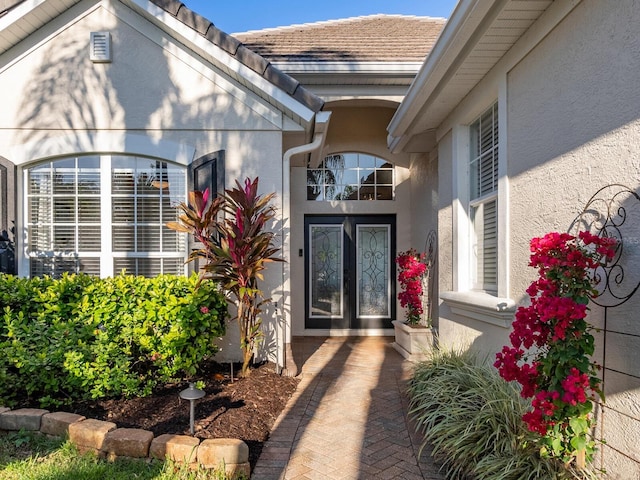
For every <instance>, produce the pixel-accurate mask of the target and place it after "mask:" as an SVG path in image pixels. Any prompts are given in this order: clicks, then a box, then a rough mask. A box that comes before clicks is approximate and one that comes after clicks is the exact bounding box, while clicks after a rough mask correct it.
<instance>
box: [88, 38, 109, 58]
mask: <svg viewBox="0 0 640 480" xmlns="http://www.w3.org/2000/svg"><path fill="white" fill-rule="evenodd" d="M89 58H90V59H91V61H92V62H94V63H109V62H111V34H110V33H109V32H91V44H90V46H89Z"/></svg>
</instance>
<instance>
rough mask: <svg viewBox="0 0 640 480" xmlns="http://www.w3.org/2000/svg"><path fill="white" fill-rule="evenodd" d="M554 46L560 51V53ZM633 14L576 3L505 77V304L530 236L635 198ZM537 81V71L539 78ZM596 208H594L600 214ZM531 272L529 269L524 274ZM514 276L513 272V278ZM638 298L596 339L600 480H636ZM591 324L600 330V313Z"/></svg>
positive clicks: (633, 252) (631, 8)
mask: <svg viewBox="0 0 640 480" xmlns="http://www.w3.org/2000/svg"><path fill="white" fill-rule="evenodd" d="M559 46H561V48H559ZM639 49H640V11H638V8H637V2H633V1H621V2H616V5H615V8H612V5H611V4H607V2H597V1H584V2H582V3H581V4H580V5H578V7H577V8H576V9H575V10H574V11H573V12H572V14H571V15H570V16H569V17H567V18H566V19H565V21H564V22H562V23H561V24H560V25H559V26H558V27H557V28H556V29H555V30H554V31H553V32H552V33H551V35H549V37H548V38H546V39H545V41H543V42H542V43H541V44H540V45H539V46H538V48H536V49H535V50H534V51H532V52H531V53H530V54H529V55H527V57H526V58H524V59H523V61H522V62H521V63H520V64H519V65H518V66H517V67H516V68H514V69H513V70H512V71H511V72H509V76H508V92H509V100H508V114H509V120H508V121H509V132H508V145H509V167H508V169H509V179H510V184H511V188H512V195H511V199H512V201H511V204H510V220H511V231H512V232H513V236H512V240H511V250H512V260H513V262H512V266H511V268H512V270H511V276H512V279H513V281H512V286H513V292H514V295H517V294H518V293H517V292H521V291H523V290H524V288H526V285H527V284H528V282H529V281H530V279H531V278H532V274H531V272H527V274H523V273H524V272H522V269H519V268H518V266H519V265H524V264H525V262H526V261H527V257H528V252H526V250H525V249H523V248H522V247H521V245H526V242H527V241H528V239H529V238H531V237H532V236H539V235H542V234H544V233H546V232H548V231H551V230H560V231H564V230H566V229H567V228H568V226H569V225H570V224H571V222H572V220H573V218H574V217H575V216H576V214H577V213H578V212H579V211H581V209H582V208H583V207H584V206H585V204H586V203H587V201H588V200H589V198H590V197H591V196H592V195H593V194H595V193H596V191H597V190H599V189H600V188H602V187H605V186H607V185H610V184H614V183H620V184H623V185H626V186H627V187H629V188H630V189H631V190H633V191H634V192H636V193H639V192H640V113H639V112H640V91H639V90H638V88H637V82H636V79H637V78H638V76H639V75H640V58H639V57H638V56H637V55H636V54H635V53H632V52H638V50H639ZM536 72H545V73H544V75H539V74H536ZM623 206H624V207H625V208H626V209H627V210H628V211H629V217H628V218H627V220H626V222H625V224H624V225H623V227H622V235H623V242H624V249H625V257H624V258H623V259H622V262H621V265H622V267H623V268H624V270H625V276H626V278H625V283H624V285H623V286H622V288H621V289H620V290H619V292H620V293H624V294H627V293H630V291H631V290H630V287H631V284H634V285H637V284H638V282H640V274H639V273H637V272H638V266H639V264H640V250H638V238H640V203H639V202H637V200H635V199H629V201H627V202H624V204H623ZM600 208H601V209H602V205H600ZM529 270H531V269H529ZM518 272H522V273H518ZM638 307H640V295H639V294H636V295H634V296H633V297H632V298H631V300H630V301H629V302H628V303H627V304H625V305H623V306H620V307H616V308H609V309H608V311H607V324H606V328H607V332H606V354H605V356H604V358H603V351H604V349H605V333H601V334H600V335H598V337H597V341H598V352H597V357H598V361H599V362H601V363H602V364H603V366H604V379H605V393H606V396H607V407H605V409H604V411H603V415H602V417H601V418H600V419H599V420H600V425H601V435H602V437H603V438H604V439H605V440H606V442H607V444H606V445H605V446H603V447H601V448H602V452H603V455H604V457H603V458H604V467H605V468H606V470H607V471H608V472H609V473H610V475H609V478H620V479H632V478H638V477H640V454H639V453H638V449H637V445H638V442H639V441H640V410H639V409H638V405H639V404H640V378H638V377H640V361H639V360H638V355H637V352H638V349H639V348H640V339H639V337H638V335H640V324H639V323H638V322H637V318H636V317H637V314H636V312H637V311H638ZM592 309H593V315H591V320H592V322H593V323H595V324H596V325H597V326H598V327H601V328H603V327H604V326H605V324H604V322H603V318H602V317H603V311H602V309H601V308H599V307H592Z"/></svg>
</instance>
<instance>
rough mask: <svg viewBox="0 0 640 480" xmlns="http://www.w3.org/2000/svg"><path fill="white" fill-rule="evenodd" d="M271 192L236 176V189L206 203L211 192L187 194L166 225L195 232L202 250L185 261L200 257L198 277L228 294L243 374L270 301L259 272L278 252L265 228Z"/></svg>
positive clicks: (272, 211)
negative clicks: (261, 192) (237, 331)
mask: <svg viewBox="0 0 640 480" xmlns="http://www.w3.org/2000/svg"><path fill="white" fill-rule="evenodd" d="M274 196H275V194H274V193H271V194H268V195H264V196H261V195H258V178H256V179H255V180H253V181H252V180H250V179H248V178H247V179H246V180H245V182H244V185H241V184H240V183H239V182H238V181H237V180H236V187H235V188H232V189H229V190H225V193H224V195H222V196H219V197H216V198H215V199H213V201H212V202H211V203H209V204H208V199H209V191H208V190H206V191H205V192H199V191H194V192H190V193H189V201H188V202H187V203H182V204H180V205H179V206H178V208H179V209H180V210H182V214H181V215H180V216H179V221H178V222H170V223H168V224H167V227H169V228H171V229H174V230H178V231H181V232H187V233H190V234H191V235H193V236H194V238H195V239H196V241H197V242H199V243H200V244H201V248H199V249H197V250H195V251H193V252H192V253H191V255H190V256H189V261H191V260H195V259H197V258H200V259H204V263H205V265H204V267H202V270H201V272H200V275H201V277H200V281H202V280H204V279H208V280H213V281H217V282H219V283H220V285H221V286H222V288H223V289H224V290H225V291H227V292H228V293H229V294H231V297H230V298H228V300H229V301H230V302H232V303H234V304H235V306H236V309H237V314H236V316H235V317H234V319H233V320H237V321H238V324H239V327H240V348H241V349H242V352H243V362H242V373H241V374H242V375H243V376H246V375H248V374H249V372H250V364H251V360H252V358H253V354H254V351H255V348H256V346H257V345H258V344H259V342H260V340H261V338H262V331H261V325H262V318H261V313H262V311H263V307H264V306H265V305H266V304H267V303H269V302H270V301H271V299H270V298H264V296H263V293H262V291H261V290H260V289H259V288H258V281H259V280H264V278H263V274H262V271H263V270H264V269H265V265H266V264H267V263H269V262H273V261H282V260H281V259H280V258H278V257H277V256H276V255H277V253H278V251H279V250H280V249H279V248H277V247H275V246H274V236H275V234H274V233H273V232H271V231H268V230H266V228H267V225H268V223H269V222H270V221H271V220H272V219H273V218H274V217H275V214H276V210H275V207H273V206H272V205H270V202H271V200H272V199H273V197H274Z"/></svg>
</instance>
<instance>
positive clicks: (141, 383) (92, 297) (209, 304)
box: [0, 275, 226, 406]
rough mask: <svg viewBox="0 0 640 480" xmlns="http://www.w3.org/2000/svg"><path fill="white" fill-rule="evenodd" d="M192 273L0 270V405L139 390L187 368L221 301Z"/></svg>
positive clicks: (202, 355) (219, 315) (219, 327)
mask: <svg viewBox="0 0 640 480" xmlns="http://www.w3.org/2000/svg"><path fill="white" fill-rule="evenodd" d="M196 283H197V276H195V275H194V276H192V277H191V278H186V277H177V276H172V275H160V276H158V277H155V278H144V277H134V276H127V275H121V276H117V277H114V278H107V279H97V278H93V277H89V276H86V275H65V276H63V277H62V278H60V279H57V280H54V279H51V278H48V277H44V278H33V279H23V278H17V277H14V276H11V275H0V351H1V352H2V355H1V356H0V404H3V403H4V404H7V405H8V404H11V403H13V401H15V398H16V397H22V396H24V395H25V394H26V395H28V396H29V397H30V398H32V399H36V400H38V401H39V402H40V404H41V405H42V406H50V405H57V404H62V403H65V402H67V401H71V400H73V399H88V398H104V397H114V396H120V395H124V396H141V395H147V394H149V393H150V392H151V390H152V389H153V387H154V386H155V385H157V384H159V383H163V382H166V381H169V380H171V379H175V378H183V377H188V376H191V375H193V374H195V373H196V371H197V369H198V366H199V364H200V363H201V362H202V361H203V360H205V359H206V358H208V357H210V356H212V355H213V354H215V352H216V350H217V349H216V347H215V346H214V345H213V341H214V340H215V338H217V337H219V336H221V335H223V334H224V318H225V315H226V300H225V299H224V297H223V295H222V294H221V293H220V292H219V291H218V290H217V287H216V285H215V284H214V283H208V284H206V285H201V286H200V287H199V288H198V289H196V288H195V286H196Z"/></svg>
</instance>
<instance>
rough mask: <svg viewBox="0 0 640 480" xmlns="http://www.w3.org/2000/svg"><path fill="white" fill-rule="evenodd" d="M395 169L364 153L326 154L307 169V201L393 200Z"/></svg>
mask: <svg viewBox="0 0 640 480" xmlns="http://www.w3.org/2000/svg"><path fill="white" fill-rule="evenodd" d="M393 187H394V169H393V165H392V164H391V163H389V162H388V161H386V160H384V159H382V158H378V157H374V156H373V155H367V154H364V153H336V154H333V155H328V156H326V157H325V158H324V160H323V161H322V163H321V164H320V165H319V166H318V167H317V168H311V167H309V168H307V200H316V201H331V200H393V197H394V189H393Z"/></svg>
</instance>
